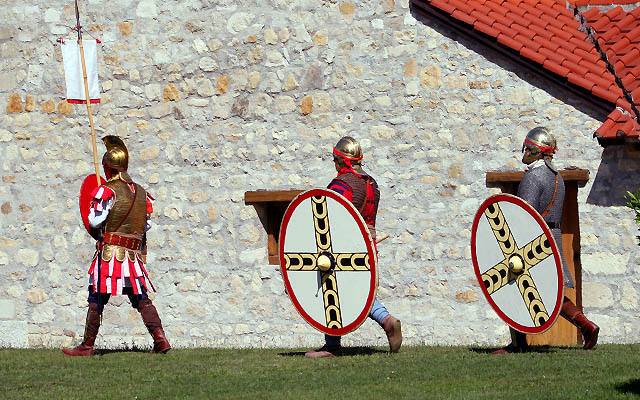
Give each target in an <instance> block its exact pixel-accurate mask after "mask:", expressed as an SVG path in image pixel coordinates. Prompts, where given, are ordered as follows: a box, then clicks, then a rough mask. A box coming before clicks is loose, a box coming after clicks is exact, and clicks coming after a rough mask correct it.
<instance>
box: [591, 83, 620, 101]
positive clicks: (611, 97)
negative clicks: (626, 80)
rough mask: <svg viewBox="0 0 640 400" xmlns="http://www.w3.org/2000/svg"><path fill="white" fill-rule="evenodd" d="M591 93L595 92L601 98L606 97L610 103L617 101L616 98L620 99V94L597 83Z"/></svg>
mask: <svg viewBox="0 0 640 400" xmlns="http://www.w3.org/2000/svg"><path fill="white" fill-rule="evenodd" d="M591 93H593V94H595V95H596V96H598V97H600V98H603V99H605V100H606V101H608V102H609V103H615V102H616V100H617V99H618V96H616V95H615V94H613V93H612V92H610V91H609V90H608V89H603V88H601V87H599V86H597V85H596V86H594V87H593V89H591Z"/></svg>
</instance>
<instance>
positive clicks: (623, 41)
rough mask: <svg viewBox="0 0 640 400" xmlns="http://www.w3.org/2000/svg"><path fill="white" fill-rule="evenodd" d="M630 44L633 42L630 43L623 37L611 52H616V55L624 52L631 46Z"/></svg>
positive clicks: (612, 47)
mask: <svg viewBox="0 0 640 400" xmlns="http://www.w3.org/2000/svg"><path fill="white" fill-rule="evenodd" d="M630 44H631V42H630V41H629V39H628V38H626V37H623V38H621V39H620V40H619V41H618V42H616V43H615V44H614V45H613V46H611V50H613V51H615V52H616V53H619V52H620V51H621V50H623V49H624V48H625V47H627V46H629V45H630Z"/></svg>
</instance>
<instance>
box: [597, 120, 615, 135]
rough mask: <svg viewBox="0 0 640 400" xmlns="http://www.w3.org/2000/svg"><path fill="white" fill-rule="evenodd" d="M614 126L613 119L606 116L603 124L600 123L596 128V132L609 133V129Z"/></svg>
mask: <svg viewBox="0 0 640 400" xmlns="http://www.w3.org/2000/svg"><path fill="white" fill-rule="evenodd" d="M614 126H616V123H615V121H613V120H611V119H609V118H607V120H606V121H604V124H602V125H601V126H600V127H599V128H598V129H596V132H598V133H600V134H603V135H605V134H607V133H609V131H610V130H611V129H612V128H613V127H614Z"/></svg>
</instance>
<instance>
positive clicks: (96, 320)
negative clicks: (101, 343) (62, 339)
mask: <svg viewBox="0 0 640 400" xmlns="http://www.w3.org/2000/svg"><path fill="white" fill-rule="evenodd" d="M99 329H100V315H99V313H98V304H97V303H89V309H88V310H87V321H86V322H85V325H84V340H83V341H82V343H80V345H78V346H76V347H74V348H73V349H62V352H63V353H64V354H66V355H68V356H72V357H81V356H92V355H93V345H94V343H95V342H96V336H98V330H99Z"/></svg>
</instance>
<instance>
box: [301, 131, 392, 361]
mask: <svg viewBox="0 0 640 400" xmlns="http://www.w3.org/2000/svg"><path fill="white" fill-rule="evenodd" d="M362 159H363V154H362V148H361V147H360V143H358V141H357V140H356V139H354V138H352V137H350V136H345V137H343V138H341V139H340V140H339V141H338V143H337V144H336V145H335V147H334V148H333V162H334V164H335V168H336V171H337V173H338V176H337V177H336V178H334V179H333V180H332V181H331V182H330V183H329V185H328V186H327V188H328V189H330V190H333V191H335V192H337V193H340V194H341V195H342V196H344V197H345V198H346V199H347V200H349V201H351V203H353V205H354V206H355V208H356V209H357V210H358V211H359V213H360V215H361V216H362V218H363V219H364V221H365V223H366V224H367V227H368V228H369V232H370V233H371V237H372V239H373V243H374V245H375V243H376V229H375V225H376V215H377V213H378V204H379V202H380V190H379V188H378V183H377V182H376V180H375V179H373V177H372V176H370V175H369V174H367V173H366V172H365V171H364V169H362ZM369 317H370V318H371V319H373V320H375V321H376V322H377V323H378V324H379V325H380V326H381V327H382V328H383V329H384V331H385V333H386V335H387V339H388V342H389V350H390V351H391V352H392V353H397V352H398V350H399V349H400V346H401V345H402V331H401V324H400V320H398V319H397V318H395V317H393V316H392V315H391V314H389V311H387V309H386V308H385V306H384V305H383V304H382V303H381V302H380V301H378V300H377V299H376V300H375V301H374V303H373V307H372V308H371V312H370V313H369ZM341 352H342V350H341V346H340V336H331V335H325V345H324V346H322V347H321V348H320V349H318V350H314V351H309V352H307V353H306V354H305V356H306V357H310V358H320V357H331V356H335V355H339V354H341Z"/></svg>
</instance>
